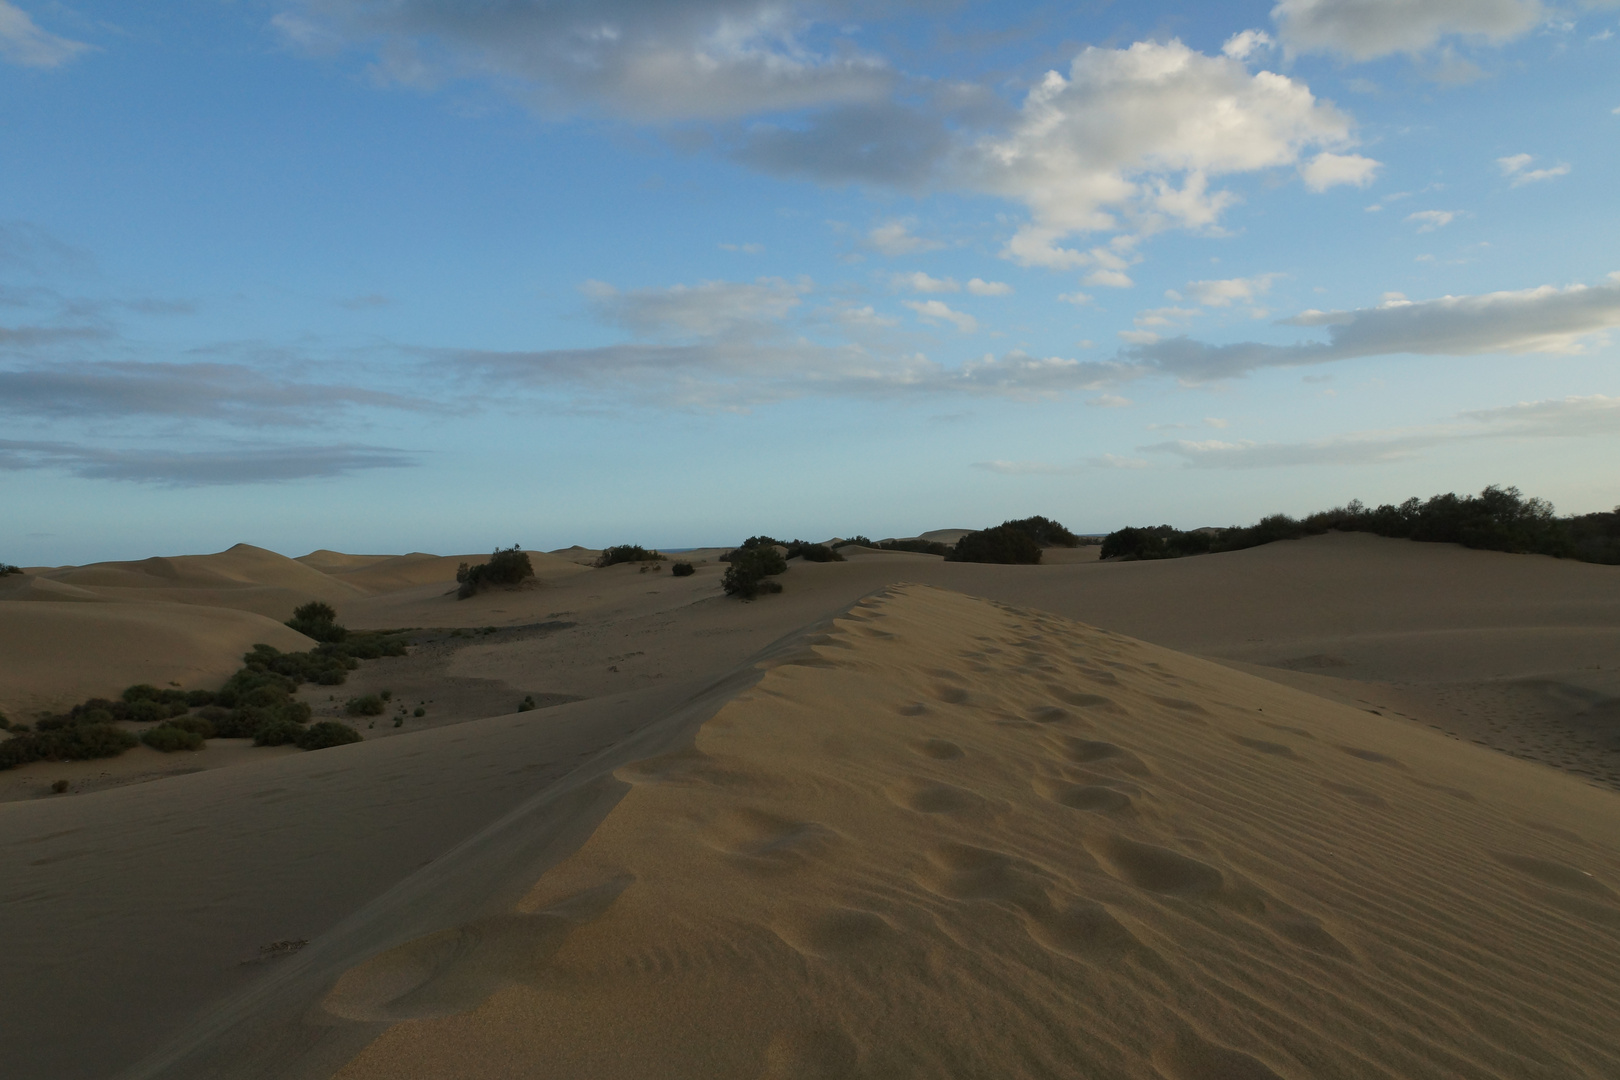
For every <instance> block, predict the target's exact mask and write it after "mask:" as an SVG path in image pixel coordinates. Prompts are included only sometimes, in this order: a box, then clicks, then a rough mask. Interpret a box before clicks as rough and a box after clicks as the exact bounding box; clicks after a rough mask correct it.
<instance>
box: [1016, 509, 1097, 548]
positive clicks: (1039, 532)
mask: <svg viewBox="0 0 1620 1080" xmlns="http://www.w3.org/2000/svg"><path fill="white" fill-rule="evenodd" d="M1006 524H1008V525H1010V526H1012V527H1013V528H1015V529H1017V530H1018V531H1019V532H1023V533H1027V534H1028V535H1029V538H1030V539H1031V540H1033V541H1035V542H1036V543H1037V544H1039V545H1040V546H1041V547H1071V548H1072V547H1079V546H1080V538H1079V537H1078V536H1076V535H1075V534H1074V533H1072V532H1070V531H1069V530H1068V529H1065V528H1064V527H1063V526H1062V525H1060V524H1059V523H1058V522H1056V521H1053V520H1052V519H1051V518H1045V517H1041V516H1039V515H1036V516H1035V517H1027V518H1019V519H1018V520H1017V521H1009V522H1006Z"/></svg>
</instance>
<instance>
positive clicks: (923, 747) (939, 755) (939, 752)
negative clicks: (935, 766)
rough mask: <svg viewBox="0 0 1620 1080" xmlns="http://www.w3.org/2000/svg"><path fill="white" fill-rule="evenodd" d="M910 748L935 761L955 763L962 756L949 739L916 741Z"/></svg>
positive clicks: (960, 749) (958, 748) (958, 747)
mask: <svg viewBox="0 0 1620 1080" xmlns="http://www.w3.org/2000/svg"><path fill="white" fill-rule="evenodd" d="M911 748H912V749H913V750H915V751H917V753H919V754H921V755H922V756H923V757H931V758H933V759H934V760H935V761H955V760H956V759H957V758H959V757H961V756H962V748H961V747H960V746H957V745H956V744H955V743H953V742H951V741H950V740H949V739H918V740H917V741H916V742H914V743H912V744H911Z"/></svg>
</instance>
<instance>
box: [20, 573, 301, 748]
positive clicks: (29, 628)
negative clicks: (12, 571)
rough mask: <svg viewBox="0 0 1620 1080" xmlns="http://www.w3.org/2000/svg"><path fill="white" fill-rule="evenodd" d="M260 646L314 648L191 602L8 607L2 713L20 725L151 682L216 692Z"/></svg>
mask: <svg viewBox="0 0 1620 1080" xmlns="http://www.w3.org/2000/svg"><path fill="white" fill-rule="evenodd" d="M258 642H264V643H266V644H268V645H273V646H275V647H276V648H278V649H284V650H289V651H291V650H298V649H307V648H309V647H310V646H311V644H312V642H311V641H310V640H309V638H306V637H305V636H304V635H302V634H300V633H297V632H296V631H294V630H290V629H288V628H287V627H285V626H283V625H282V624H280V623H278V622H275V621H273V620H271V619H267V618H265V617H263V616H262V615H254V614H252V613H250V612H245V611H229V610H225V609H223V608H207V607H198V606H195V605H184V604H140V603H123V604H107V603H80V602H66V603H52V602H47V601H39V602H33V603H9V604H8V603H0V656H3V657H4V658H5V660H4V662H3V663H0V711H3V712H5V713H6V714H7V715H8V716H10V717H12V718H13V719H18V720H21V719H31V718H32V717H33V716H34V715H35V714H36V713H39V712H48V711H51V710H55V709H62V708H66V707H68V706H70V705H74V704H76V703H78V702H80V701H84V700H85V699H86V698H91V697H116V696H118V694H120V693H121V692H123V689H124V688H125V687H126V686H130V685H132V684H134V683H142V682H145V683H153V684H155V685H158V686H171V685H179V686H181V687H183V688H185V689H187V690H192V689H198V688H204V689H214V688H217V687H218V686H219V685H220V684H221V683H223V682H224V681H225V680H226V679H227V678H229V677H230V676H231V674H232V673H233V672H235V671H236V669H237V668H239V667H241V666H242V654H243V653H245V652H247V651H248V650H249V649H251V648H253V646H254V645H255V644H256V643H258Z"/></svg>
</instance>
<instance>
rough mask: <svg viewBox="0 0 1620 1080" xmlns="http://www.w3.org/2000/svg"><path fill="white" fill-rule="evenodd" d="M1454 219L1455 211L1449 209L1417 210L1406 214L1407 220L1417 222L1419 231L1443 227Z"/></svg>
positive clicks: (1455, 217)
mask: <svg viewBox="0 0 1620 1080" xmlns="http://www.w3.org/2000/svg"><path fill="white" fill-rule="evenodd" d="M1456 219H1457V215H1456V213H1455V212H1454V211H1451V210H1419V211H1417V212H1416V213H1414V214H1407V215H1406V220H1407V221H1413V222H1417V225H1418V232H1420V233H1426V232H1434V230H1436V229H1443V228H1445V227H1446V226H1447V225H1450V224H1451V223H1452V222H1453V221H1455V220H1456Z"/></svg>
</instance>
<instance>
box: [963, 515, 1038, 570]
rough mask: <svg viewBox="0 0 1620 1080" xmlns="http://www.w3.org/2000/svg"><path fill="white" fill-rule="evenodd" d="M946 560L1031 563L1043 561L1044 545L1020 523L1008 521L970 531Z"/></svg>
mask: <svg viewBox="0 0 1620 1080" xmlns="http://www.w3.org/2000/svg"><path fill="white" fill-rule="evenodd" d="M1043 520H1044V519H1043ZM945 559H946V561H948V562H975V563H1012V564H1022V565H1028V564H1033V563H1038V562H1040V561H1041V546H1040V544H1039V543H1037V542H1036V540H1035V538H1034V537H1033V536H1031V535H1030V534H1029V533H1028V532H1026V531H1025V530H1024V529H1022V528H1020V527H1019V526H1018V525H1017V524H1016V523H1014V522H1011V521H1007V522H1003V523H1002V524H1000V525H997V526H996V527H995V528H993V529H981V530H979V531H978V532H971V533H968V534H967V535H966V536H964V537H962V539H960V540H958V541H957V542H956V546H955V547H954V548H952V549H951V553H950V554H949V555H946V556H945Z"/></svg>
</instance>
